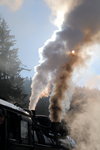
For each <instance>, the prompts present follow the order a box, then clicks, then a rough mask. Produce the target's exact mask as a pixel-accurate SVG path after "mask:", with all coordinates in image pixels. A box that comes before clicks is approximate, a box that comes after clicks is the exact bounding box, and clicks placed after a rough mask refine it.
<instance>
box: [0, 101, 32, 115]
mask: <svg viewBox="0 0 100 150" xmlns="http://www.w3.org/2000/svg"><path fill="white" fill-rule="evenodd" d="M0 104H1V105H3V106H7V107H10V108H12V109H15V110H18V111H20V112H23V113H25V114H29V113H28V112H27V111H25V110H24V109H22V108H21V107H18V106H16V105H14V104H12V103H9V102H7V101H5V100H2V99H0Z"/></svg>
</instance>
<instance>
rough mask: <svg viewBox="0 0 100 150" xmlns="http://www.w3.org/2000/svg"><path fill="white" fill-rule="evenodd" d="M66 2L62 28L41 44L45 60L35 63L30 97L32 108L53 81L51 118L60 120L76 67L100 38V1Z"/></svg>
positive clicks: (81, 63)
mask: <svg viewBox="0 0 100 150" xmlns="http://www.w3.org/2000/svg"><path fill="white" fill-rule="evenodd" d="M48 1H49V0H48ZM49 2H50V1H49ZM67 2H68V6H69V7H67V8H68V9H67V10H66V9H65V11H64V20H63V23H62V26H61V28H60V30H58V31H56V36H55V40H54V41H52V40H49V42H47V43H46V44H45V45H44V46H43V47H42V51H41V54H40V55H41V58H42V61H41V62H40V64H39V65H38V66H37V67H36V74H35V76H34V77H33V83H32V94H31V98H30V109H32V105H33V103H34V100H35V99H36V101H35V105H36V102H37V99H38V98H39V96H40V95H41V93H42V92H43V91H44V89H45V88H46V87H47V86H48V83H49V82H50V83H51V84H52V86H53V88H52V89H53V90H52V91H51V96H50V119H51V120H52V121H57V122H58V121H61V120H62V118H63V117H62V116H63V114H62V111H63V105H62V103H63V101H64V100H65V95H66V94H65V93H66V91H67V90H68V89H69V83H70V81H71V80H72V77H73V72H74V70H75V69H76V68H78V69H77V70H79V69H80V68H82V66H83V65H86V62H87V60H88V59H89V58H90V57H89V55H88V49H87V47H88V46H90V45H91V46H92V45H93V44H95V43H96V42H99V41H100V16H99V14H100V8H99V6H100V1H99V0H95V1H94V0H88V1H87V0H81V1H80V0H76V1H74V0H71V5H69V0H68V1H64V3H65V6H67ZM57 4H58V5H57ZM59 4H60V5H61V4H62V3H61V0H59V1H56V2H54V3H53V1H52V4H51V8H52V10H53V11H56V12H58V10H59V11H60V8H61V10H62V5H63V4H62V5H61V7H60V5H59ZM56 5H57V9H56V7H55V6H56ZM58 8H59V9H58ZM65 8H66V7H65ZM83 54H84V55H83Z"/></svg>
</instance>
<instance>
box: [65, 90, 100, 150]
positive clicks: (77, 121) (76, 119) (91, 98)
mask: <svg viewBox="0 0 100 150" xmlns="http://www.w3.org/2000/svg"><path fill="white" fill-rule="evenodd" d="M99 114H100V91H99V90H96V89H95V90H94V89H92V90H89V89H85V88H77V89H76V91H75V93H74V94H73V97H72V103H71V108H70V110H69V111H68V112H67V114H66V116H65V118H64V119H65V120H67V123H68V126H69V127H70V134H71V137H72V138H74V139H75V140H76V143H77V144H76V148H75V150H100V142H99V141H100V134H98V133H99V132H100V115H99Z"/></svg>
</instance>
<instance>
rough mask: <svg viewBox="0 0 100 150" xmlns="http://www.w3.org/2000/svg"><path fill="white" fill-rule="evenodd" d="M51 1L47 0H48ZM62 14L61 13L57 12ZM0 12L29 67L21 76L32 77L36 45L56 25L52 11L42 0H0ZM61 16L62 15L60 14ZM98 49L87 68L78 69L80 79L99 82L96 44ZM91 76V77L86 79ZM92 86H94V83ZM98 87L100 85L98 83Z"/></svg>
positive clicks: (99, 69)
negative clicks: (81, 70) (80, 70)
mask: <svg viewBox="0 0 100 150" xmlns="http://www.w3.org/2000/svg"><path fill="white" fill-rule="evenodd" d="M48 1H49V2H50V0H48ZM59 1H60V0H59ZM51 2H52V0H51ZM59 15H61V14H59ZM0 16H1V17H3V18H4V19H5V20H6V22H7V23H8V26H9V28H10V29H11V34H13V35H15V39H16V45H15V47H16V48H19V53H18V55H19V57H20V60H21V62H22V64H23V65H25V66H26V68H29V69H32V70H31V71H24V70H23V71H22V72H21V75H22V76H23V77H27V76H28V77H32V76H33V75H34V67H35V66H36V65H38V62H39V48H40V47H42V46H43V45H44V43H45V41H46V40H48V39H49V38H50V37H51V36H52V34H53V32H54V31H55V30H57V29H58V27H57V26H55V25H54V23H53V21H52V17H53V16H52V11H51V9H50V7H48V5H47V4H46V3H45V1H44V0H1V1H0ZM61 18H62V16H61ZM95 47H96V49H97V52H96V53H95V55H94V57H93V59H91V63H90V64H91V65H90V66H89V69H88V70H87V71H85V75H86V76H85V77H84V69H83V72H81V75H80V78H83V77H84V78H83V79H82V80H81V81H80V84H82V83H83V82H84V80H85V83H86V84H88V83H89V85H90V81H93V80H94V81H95V83H94V82H92V83H93V84H92V85H91V86H93V85H95V84H97V82H98V83H100V61H99V60H100V50H99V49H100V46H98V45H97V46H95ZM89 79H90V80H89ZM94 87H95V86H94ZM99 88H100V86H99Z"/></svg>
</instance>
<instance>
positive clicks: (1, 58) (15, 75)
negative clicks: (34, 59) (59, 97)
mask: <svg viewBox="0 0 100 150" xmlns="http://www.w3.org/2000/svg"><path fill="white" fill-rule="evenodd" d="M15 44H16V41H15V37H14V36H13V35H11V31H10V30H9V27H8V25H7V23H6V21H5V20H4V19H2V18H0V98H2V99H5V100H7V101H12V102H18V103H20V101H21V100H22V99H23V94H22V84H23V78H22V77H21V76H20V72H21V71H22V69H21V61H20V59H19V58H18V49H16V48H15Z"/></svg>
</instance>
